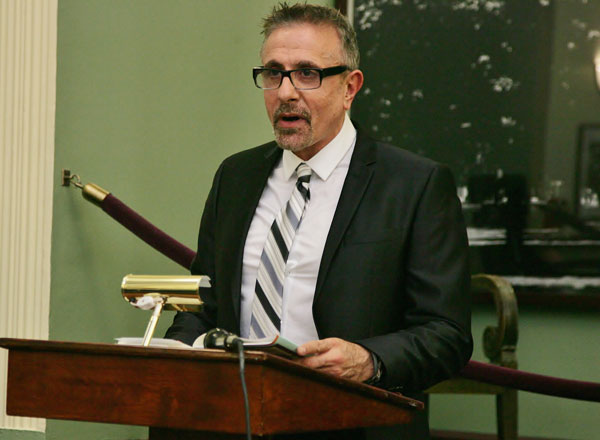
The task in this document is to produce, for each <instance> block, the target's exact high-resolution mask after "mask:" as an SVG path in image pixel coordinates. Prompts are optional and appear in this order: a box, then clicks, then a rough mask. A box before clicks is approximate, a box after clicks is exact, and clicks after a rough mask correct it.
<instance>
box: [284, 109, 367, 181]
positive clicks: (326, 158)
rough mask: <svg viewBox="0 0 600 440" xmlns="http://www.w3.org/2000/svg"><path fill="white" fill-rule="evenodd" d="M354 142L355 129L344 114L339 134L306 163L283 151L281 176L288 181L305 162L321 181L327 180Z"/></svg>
mask: <svg viewBox="0 0 600 440" xmlns="http://www.w3.org/2000/svg"><path fill="white" fill-rule="evenodd" d="M355 142H356V128H354V125H353V124H352V121H350V118H349V117H348V114H347V113H346V115H345V117H344V124H343V125H342V129H341V130H340V132H339V133H338V134H337V135H336V137H334V138H333V139H332V141H331V142H329V143H328V144H327V145H325V147H323V148H322V149H321V151H319V152H318V153H317V154H315V155H314V156H313V157H311V158H310V159H309V160H308V161H303V160H302V159H300V158H299V157H298V156H296V155H295V154H294V153H292V152H291V151H290V150H284V151H283V175H284V177H285V178H286V179H289V178H290V177H292V175H293V174H294V171H295V170H296V168H297V167H298V165H300V164H301V163H302V162H306V163H307V164H308V166H310V168H311V169H312V170H313V172H314V173H315V174H317V175H318V176H319V178H321V180H327V179H328V178H329V176H330V175H331V173H333V170H335V168H336V167H337V166H338V164H339V163H340V161H341V160H342V158H343V157H344V156H345V155H346V153H347V152H348V150H349V149H350V148H351V147H352V146H353V145H354V143H355Z"/></svg>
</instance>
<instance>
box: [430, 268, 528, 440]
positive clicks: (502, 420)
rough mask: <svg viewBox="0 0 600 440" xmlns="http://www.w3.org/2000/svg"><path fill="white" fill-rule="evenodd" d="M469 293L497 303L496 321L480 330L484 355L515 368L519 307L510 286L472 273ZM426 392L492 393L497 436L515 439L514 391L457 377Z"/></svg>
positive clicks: (445, 434) (439, 436)
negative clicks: (490, 298) (489, 297)
mask: <svg viewBox="0 0 600 440" xmlns="http://www.w3.org/2000/svg"><path fill="white" fill-rule="evenodd" d="M471 294H472V296H473V297H476V296H482V295H484V296H491V297H492V298H493V300H494V304H495V306H496V313H497V315H498V324H497V326H488V327H486V329H485V330H484V332H483V349H484V353H485V355H486V356H487V357H488V359H489V360H490V362H491V363H492V364H495V365H500V366H502V367H508V368H517V355H516V348H517V339H518V333H519V331H518V309H517V299H516V296H515V293H514V290H513V288H512V286H511V285H510V283H509V282H508V281H506V280H505V279H503V278H501V277H499V276H494V275H485V274H480V275H473V276H472V277H471ZM427 393H429V394H448V393H451V394H493V395H495V396H496V419H497V433H498V439H500V440H517V439H518V433H517V432H518V402H517V390H515V389H510V388H505V387H502V386H497V385H491V384H486V383H484V382H479V381H475V380H470V379H464V378H461V377H456V378H452V379H449V380H446V381H444V382H441V383H439V384H437V385H435V386H433V387H432V388H430V389H428V390H427ZM432 438H433V439H445V440H450V439H454V438H459V437H453V436H452V434H451V433H449V432H443V433H442V432H440V433H438V434H437V436H436V433H435V432H432ZM460 438H462V437H460Z"/></svg>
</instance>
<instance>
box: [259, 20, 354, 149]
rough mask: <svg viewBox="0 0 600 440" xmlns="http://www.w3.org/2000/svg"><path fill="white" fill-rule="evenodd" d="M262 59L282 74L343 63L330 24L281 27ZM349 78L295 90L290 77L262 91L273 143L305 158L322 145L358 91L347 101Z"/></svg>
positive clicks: (338, 77) (338, 127) (266, 45)
mask: <svg viewBox="0 0 600 440" xmlns="http://www.w3.org/2000/svg"><path fill="white" fill-rule="evenodd" d="M261 55H262V63H263V65H264V66H265V67H269V68H274V69H281V70H290V69H299V68H303V67H318V68H326V67H333V66H339V65H341V64H343V62H342V46H341V41H340V38H339V36H338V33H337V31H336V29H335V28H334V27H333V26H329V25H312V24H307V23H299V24H293V25H289V26H283V27H280V28H278V29H276V30H275V31H273V32H272V33H271V35H270V36H269V38H267V40H266V41H265V43H264V45H263V50H262V53H261ZM354 72H358V73H359V74H360V72H359V71H354ZM350 78H352V74H350V75H344V74H341V75H335V76H329V77H325V78H323V82H322V84H321V87H319V88H318V89H313V90H296V89H295V88H294V86H293V85H292V84H291V82H290V79H289V78H284V79H283V82H282V84H281V87H279V89H276V90H265V91H264V96H265V106H266V108H267V114H268V115H269V119H270V120H271V124H272V125H273V131H274V133H275V140H276V141H277V144H278V145H279V146H280V147H281V148H283V149H286V150H291V151H293V152H294V153H296V155H297V156H299V157H301V158H302V159H304V160H308V159H310V158H311V157H312V156H314V155H315V154H316V153H318V152H319V151H320V150H321V149H322V148H323V147H324V146H325V145H327V144H328V143H329V142H330V141H331V140H332V139H333V138H334V137H335V136H336V135H337V133H338V132H339V131H340V130H341V128H342V124H343V122H344V112H345V110H347V109H349V108H350V104H351V102H352V99H353V98H354V94H355V93H356V91H358V89H359V88H360V85H359V86H358V88H357V89H356V90H355V91H353V92H352V90H351V97H350V98H348V89H349V86H348V81H349V79H350ZM360 84H362V74H360ZM350 88H351V87H350Z"/></svg>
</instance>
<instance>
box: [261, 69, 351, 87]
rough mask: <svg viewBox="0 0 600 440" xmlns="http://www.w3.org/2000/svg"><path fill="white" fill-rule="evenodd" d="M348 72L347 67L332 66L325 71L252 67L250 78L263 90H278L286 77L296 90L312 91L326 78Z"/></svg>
mask: <svg viewBox="0 0 600 440" xmlns="http://www.w3.org/2000/svg"><path fill="white" fill-rule="evenodd" d="M346 70H348V66H334V67H327V68H325V69H319V68H316V67H305V68H302V69H292V70H280V69H270V68H268V67H254V68H253V69H252V76H253V77H254V84H256V87H258V88H259V89H263V90H274V89H278V88H279V87H280V86H281V83H282V82H283V78H285V77H288V78H289V79H290V81H291V82H292V85H293V86H294V87H295V88H296V89H297V90H312V89H318V88H319V87H321V83H322V82H323V78H325V77H326V76H333V75H339V74H340V73H342V72H345V71H346Z"/></svg>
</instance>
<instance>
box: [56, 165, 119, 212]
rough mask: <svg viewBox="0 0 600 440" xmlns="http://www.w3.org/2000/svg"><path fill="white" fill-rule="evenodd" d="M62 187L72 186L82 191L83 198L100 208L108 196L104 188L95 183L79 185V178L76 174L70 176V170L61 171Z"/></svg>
mask: <svg viewBox="0 0 600 440" xmlns="http://www.w3.org/2000/svg"><path fill="white" fill-rule="evenodd" d="M61 177H62V186H70V185H71V184H73V185H74V186H76V187H77V188H79V189H80V190H82V195H83V198H84V199H86V200H87V201H89V202H92V203H93V204H95V205H98V206H101V204H102V202H103V201H104V199H105V198H106V196H108V195H109V194H110V192H108V191H106V190H105V189H104V188H101V187H99V186H98V185H96V184H95V183H88V184H85V185H83V184H82V183H81V177H79V175H78V174H71V170H68V169H66V168H63V169H62V171H61Z"/></svg>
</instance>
